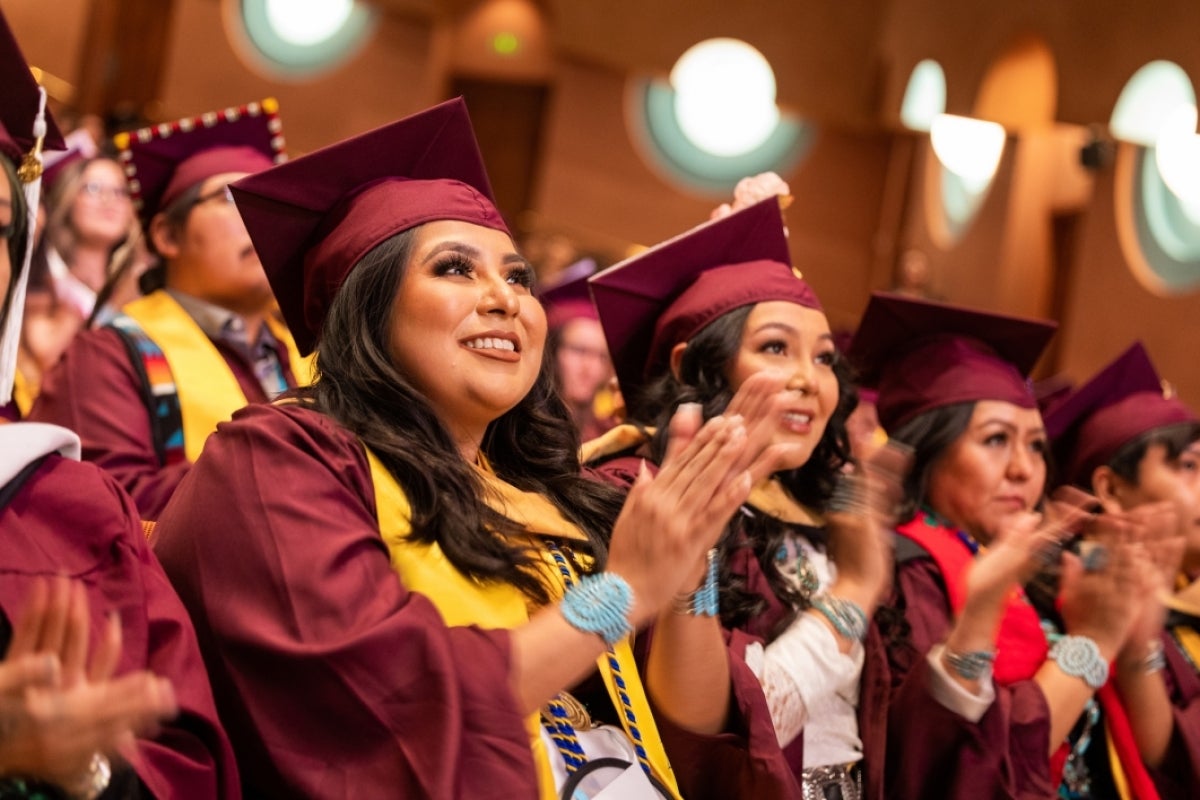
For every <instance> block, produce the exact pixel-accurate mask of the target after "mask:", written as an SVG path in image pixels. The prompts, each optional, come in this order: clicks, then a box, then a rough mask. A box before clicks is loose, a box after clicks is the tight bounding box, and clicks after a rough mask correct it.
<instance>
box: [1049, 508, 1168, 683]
mask: <svg viewBox="0 0 1200 800" xmlns="http://www.w3.org/2000/svg"><path fill="white" fill-rule="evenodd" d="M1085 535H1086V540H1085V545H1086V548H1085V549H1084V551H1083V556H1082V558H1080V557H1077V556H1075V555H1073V554H1071V553H1067V554H1064V556H1063V570H1062V581H1061V587H1060V589H1059V599H1060V601H1061V613H1062V618H1063V625H1064V627H1065V628H1066V632H1067V633H1069V634H1072V635H1075V636H1086V637H1088V638H1090V639H1092V640H1093V641H1095V642H1096V645H1097V646H1098V647H1099V648H1100V653H1101V654H1102V655H1103V656H1104V658H1105V660H1107V661H1111V660H1112V659H1113V658H1114V657H1115V656H1116V655H1117V652H1118V651H1119V650H1120V649H1121V647H1122V646H1123V645H1124V644H1125V642H1126V640H1127V638H1128V637H1129V634H1130V632H1131V631H1132V629H1133V626H1134V623H1135V621H1136V619H1137V616H1138V614H1139V613H1140V612H1141V610H1142V602H1141V600H1140V599H1139V597H1138V591H1139V587H1140V585H1141V583H1142V581H1143V580H1144V579H1145V575H1146V574H1147V573H1146V567H1147V564H1148V563H1149V561H1148V556H1147V553H1146V551H1145V549H1144V548H1143V547H1142V545H1141V543H1139V542H1137V541H1136V537H1135V530H1134V526H1133V525H1132V524H1131V523H1130V521H1129V520H1128V519H1127V518H1125V517H1124V516H1123V515H1113V514H1101V515H1100V516H1097V517H1095V518H1093V519H1092V521H1091V522H1090V523H1089V525H1088V526H1087V530H1086V534H1085ZM1097 548H1100V549H1099V550H1097Z"/></svg>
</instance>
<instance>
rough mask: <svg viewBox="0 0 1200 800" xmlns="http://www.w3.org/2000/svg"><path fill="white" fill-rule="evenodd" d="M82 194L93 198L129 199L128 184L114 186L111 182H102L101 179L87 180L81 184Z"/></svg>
mask: <svg viewBox="0 0 1200 800" xmlns="http://www.w3.org/2000/svg"><path fill="white" fill-rule="evenodd" d="M79 192H80V194H82V195H84V196H85V197H90V198H92V199H93V200H100V199H112V200H128V199H129V187H128V186H114V185H112V184H109V183H101V182H100V181H85V182H84V183H83V184H81V185H80V186H79Z"/></svg>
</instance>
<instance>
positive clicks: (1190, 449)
mask: <svg viewBox="0 0 1200 800" xmlns="http://www.w3.org/2000/svg"><path fill="white" fill-rule="evenodd" d="M1117 484H1118V486H1117V488H1116V490H1115V499H1116V500H1117V501H1118V502H1119V503H1120V505H1121V507H1122V508H1124V509H1126V510H1128V509H1134V508H1137V507H1138V506H1143V505H1147V504H1149V503H1161V502H1168V503H1170V504H1171V506H1172V507H1173V508H1174V510H1175V513H1176V514H1177V515H1178V523H1179V530H1180V533H1181V534H1182V535H1183V537H1184V547H1185V553H1184V563H1185V566H1186V567H1187V568H1188V569H1189V570H1193V571H1194V570H1196V569H1197V568H1200V441H1196V442H1192V443H1190V444H1189V445H1188V446H1187V447H1186V448H1184V450H1183V452H1182V453H1180V454H1179V457H1178V458H1171V455H1170V452H1169V451H1168V449H1167V446H1166V445H1165V444H1163V443H1161V442H1157V443H1155V444H1151V445H1150V446H1149V447H1147V448H1146V455H1144V456H1143V457H1142V460H1141V461H1139V462H1138V471H1137V483H1136V484H1131V483H1128V482H1127V481H1124V480H1121V479H1119V478H1118V479H1117Z"/></svg>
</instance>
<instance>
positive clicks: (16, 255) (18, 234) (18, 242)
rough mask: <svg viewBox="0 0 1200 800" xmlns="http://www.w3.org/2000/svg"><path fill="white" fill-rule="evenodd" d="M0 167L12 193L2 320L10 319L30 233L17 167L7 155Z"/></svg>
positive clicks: (23, 192)
mask: <svg viewBox="0 0 1200 800" xmlns="http://www.w3.org/2000/svg"><path fill="white" fill-rule="evenodd" d="M0 168H2V169H3V172H4V179H5V180H7V181H8V186H9V189H10V191H11V193H12V226H13V232H12V235H11V236H9V237H8V243H7V244H8V263H9V269H10V271H11V275H10V276H9V281H8V288H7V289H6V290H5V292H4V305H3V306H0V322H4V321H6V320H7V319H8V311H9V308H8V307H9V306H10V305H11V304H12V296H13V291H14V290H15V288H16V285H17V278H18V277H20V274H21V266H22V265H23V264H24V263H25V246H26V243H27V241H28V237H29V235H30V232H29V211H28V208H27V207H26V205H25V191H24V189H23V188H22V185H21V180H20V179H19V178H18V177H17V169H16V167H14V166H13V163H12V162H11V161H9V160H8V157H7V156H3V155H0Z"/></svg>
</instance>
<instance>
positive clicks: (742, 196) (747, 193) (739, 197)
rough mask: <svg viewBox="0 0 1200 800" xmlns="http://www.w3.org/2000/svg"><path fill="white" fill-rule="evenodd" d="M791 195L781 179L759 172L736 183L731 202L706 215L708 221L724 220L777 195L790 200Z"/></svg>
mask: <svg viewBox="0 0 1200 800" xmlns="http://www.w3.org/2000/svg"><path fill="white" fill-rule="evenodd" d="M791 194H792V190H791V188H789V187H788V185H787V181H785V180H784V179H783V178H781V177H779V176H778V175H777V174H775V173H774V172H760V173H759V174H757V175H751V176H750V177H747V178H742V179H741V180H740V181H738V183H737V186H735V187H734V188H733V202H732V203H722V204H721V205H719V206H717V207H716V208H714V209H713V210H712V212H711V213H710V214H709V215H708V218H709V219H710V220H718V219H724V218H725V217H728V216H729V215H730V214H732V213H734V212H735V211H741V210H742V209H743V208H749V207H750V206H752V205H754V204H755V203H757V202H759V201H760V200H766V199H767V198H768V197H773V196H777V195H778V196H782V197H787V198H789V199H790V197H791Z"/></svg>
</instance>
